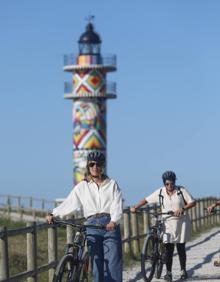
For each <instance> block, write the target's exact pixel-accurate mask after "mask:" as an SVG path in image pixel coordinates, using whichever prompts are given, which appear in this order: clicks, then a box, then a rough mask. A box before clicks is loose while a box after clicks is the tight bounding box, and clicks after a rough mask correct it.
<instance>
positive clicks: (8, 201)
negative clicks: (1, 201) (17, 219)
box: [7, 195, 11, 219]
mask: <svg viewBox="0 0 220 282" xmlns="http://www.w3.org/2000/svg"><path fill="white" fill-rule="evenodd" d="M7 213H8V218H9V219H10V218H11V198H10V196H9V195H8V196H7Z"/></svg>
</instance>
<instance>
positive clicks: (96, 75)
mask: <svg viewBox="0 0 220 282" xmlns="http://www.w3.org/2000/svg"><path fill="white" fill-rule="evenodd" d="M105 79H106V78H105V74H104V73H102V72H101V71H99V70H94V69H93V70H87V71H78V72H75V73H74V75H73V93H74V95H75V96H79V97H82V96H88V95H89V96H103V95H104V94H105Z"/></svg>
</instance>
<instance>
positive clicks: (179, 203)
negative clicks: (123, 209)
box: [131, 171, 196, 281]
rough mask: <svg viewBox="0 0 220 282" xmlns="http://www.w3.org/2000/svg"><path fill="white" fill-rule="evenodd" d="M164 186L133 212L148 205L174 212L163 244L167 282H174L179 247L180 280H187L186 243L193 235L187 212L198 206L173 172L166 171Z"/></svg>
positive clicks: (163, 176) (166, 228)
mask: <svg viewBox="0 0 220 282" xmlns="http://www.w3.org/2000/svg"><path fill="white" fill-rule="evenodd" d="M162 180H163V184H164V186H162V187H161V188H159V189H157V190H156V191H155V192H153V193H152V194H151V195H150V196H148V197H146V198H144V199H143V200H142V201H140V202H139V203H138V204H137V205H135V206H134V207H131V212H136V210H137V209H138V208H140V207H142V206H144V205H146V204H153V203H155V204H159V205H160V207H161V211H162V212H168V211H173V216H171V217H170V216H169V217H167V219H166V220H165V225H164V234H163V242H164V244H165V247H166V268H167V273H166V275H165V276H164V280H165V281H172V263H173V252H174V246H175V244H176V246H177V252H178V255H179V261H180V268H181V274H180V279H183V280H184V279H186V278H187V276H188V275H187V272H186V249H185V243H186V242H187V241H189V239H190V235H191V222H190V219H189V215H188V214H187V210H188V209H190V208H192V207H194V206H195V205H196V202H195V200H194V199H193V197H192V196H191V195H190V193H189V192H188V191H187V190H186V189H185V188H184V187H182V186H178V185H176V174H175V173H174V172H173V171H165V172H164V173H163V175H162Z"/></svg>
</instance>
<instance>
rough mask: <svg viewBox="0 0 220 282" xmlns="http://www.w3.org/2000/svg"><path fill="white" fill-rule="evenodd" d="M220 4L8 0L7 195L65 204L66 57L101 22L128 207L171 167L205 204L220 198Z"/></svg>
mask: <svg viewBox="0 0 220 282" xmlns="http://www.w3.org/2000/svg"><path fill="white" fill-rule="evenodd" d="M219 13H220V1H218V0H216V1H214V0H213V1H203V0H197V1H196V0H195V1H192V0H184V1H176V0H173V1H169V0H167V1H164V0H161V1H146V0H142V1H118V0H113V1H97V0H95V1H94V0H93V1H89V0H87V1H73V0H72V1H70V0H65V1H60V0H59V1H58V0H53V1H52V0H50V1H44V0H41V1H30V0H20V1H11V0H8V1H1V3H0V37H1V44H0V57H1V60H0V95H1V103H0V134H1V139H0V140H1V142H0V144H1V146H0V152H1V157H0V170H1V177H0V193H1V194H6V193H8V194H12V195H13V194H20V195H27V196H36V197H45V198H47V199H55V198H57V197H64V196H66V195H67V194H68V193H69V191H70V189H71V186H72V117H71V115H72V113H71V108H72V105H71V101H69V100H64V99H63V84H64V81H70V79H71V75H70V74H68V73H64V72H63V70H62V68H63V55H64V54H66V53H67V54H68V53H71V52H74V53H77V52H78V46H77V41H78V39H79V36H80V34H81V33H82V32H83V31H84V29H85V25H86V21H85V17H86V16H87V15H88V14H94V15H95V16H96V18H95V28H96V31H97V32H98V33H99V34H100V35H101V38H102V41H103V44H102V53H104V54H107V53H112V54H117V58H118V70H117V72H116V73H114V74H109V76H108V80H109V81H117V94H118V98H117V100H112V101H111V100H110V101H108V116H107V120H108V174H109V176H111V177H112V178H115V179H116V180H117V181H118V183H119V185H120V186H121V188H122V191H123V195H124V198H125V199H126V202H127V203H128V204H131V203H134V202H136V201H138V200H139V199H142V198H143V197H144V196H146V195H148V194H149V193H151V192H152V191H153V190H154V189H155V188H157V187H159V186H160V185H161V174H162V173H163V171H164V170H167V169H172V170H174V171H175V172H176V174H177V177H178V183H179V184H183V185H186V187H187V188H188V189H189V190H190V191H191V193H192V194H193V195H194V196H195V197H202V196H208V195H213V196H219V195H220V190H219V167H220V130H219V121H220V110H219V109H220V94H219V92H220V79H219V77H220V17H219Z"/></svg>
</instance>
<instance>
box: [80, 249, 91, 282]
mask: <svg viewBox="0 0 220 282" xmlns="http://www.w3.org/2000/svg"><path fill="white" fill-rule="evenodd" d="M88 273H89V253H88V252H87V251H86V252H85V253H84V254H83V257H82V259H81V263H80V275H79V282H88V281H89V280H88Z"/></svg>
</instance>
